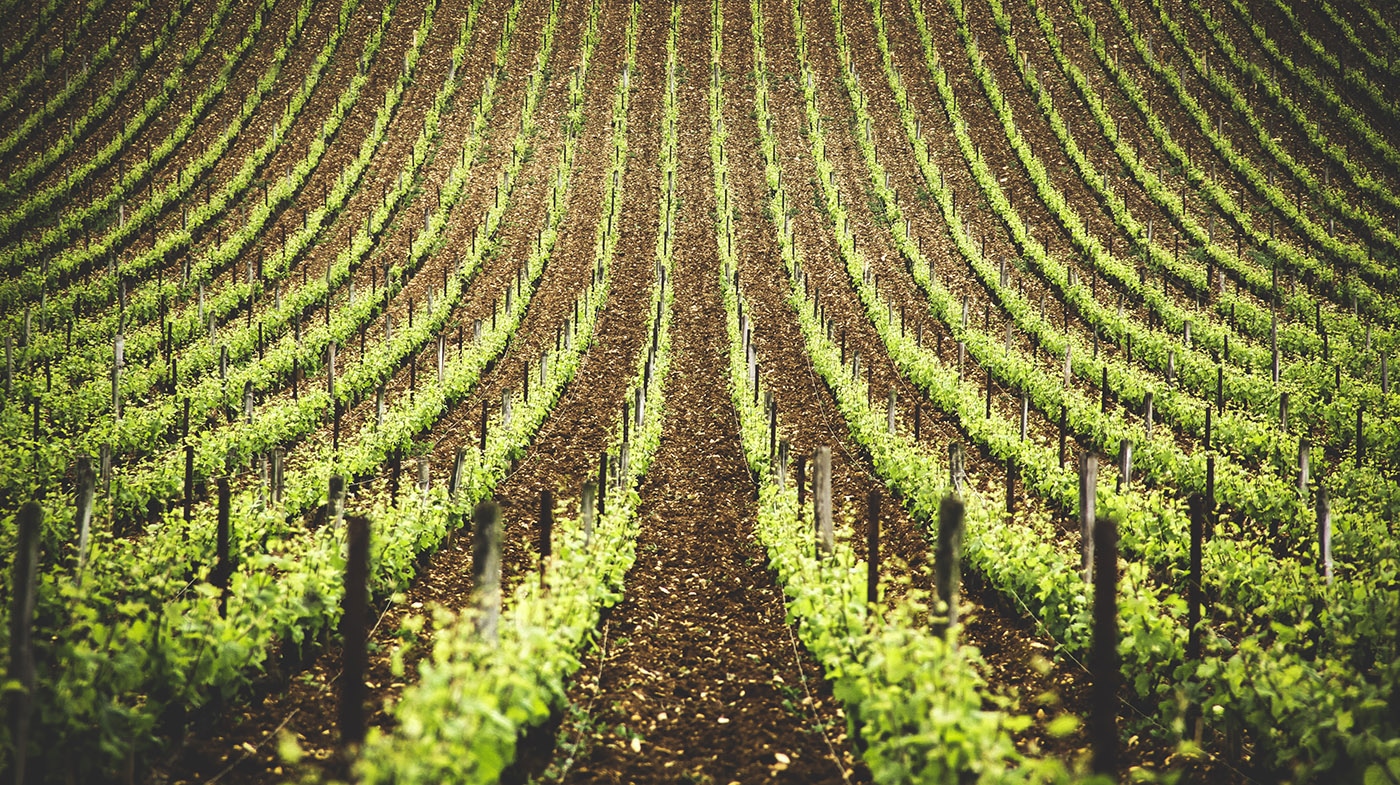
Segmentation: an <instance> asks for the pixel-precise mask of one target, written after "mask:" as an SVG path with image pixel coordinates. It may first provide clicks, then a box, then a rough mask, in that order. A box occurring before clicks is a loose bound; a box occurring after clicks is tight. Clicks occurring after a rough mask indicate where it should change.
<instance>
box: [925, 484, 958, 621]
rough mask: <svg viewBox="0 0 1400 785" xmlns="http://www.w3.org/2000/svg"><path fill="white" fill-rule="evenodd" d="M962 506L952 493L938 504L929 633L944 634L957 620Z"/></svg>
mask: <svg viewBox="0 0 1400 785" xmlns="http://www.w3.org/2000/svg"><path fill="white" fill-rule="evenodd" d="M965 513H966V508H965V507H964V506H963V503H962V500H961V499H959V498H958V497H956V496H953V495H948V496H944V497H943V501H942V503H940V504H939V506H938V544H937V547H936V548H935V550H934V557H933V576H934V593H935V595H936V597H935V602H934V608H933V613H932V614H930V615H931V616H932V618H933V633H934V634H935V635H939V636H945V635H947V634H948V632H949V631H950V630H951V629H953V627H955V626H956V625H957V623H958V591H959V585H960V584H961V582H962V575H961V568H960V565H959V561H960V560H961V558H962V531H963V518H964V515H965Z"/></svg>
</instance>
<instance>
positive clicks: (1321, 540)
mask: <svg viewBox="0 0 1400 785" xmlns="http://www.w3.org/2000/svg"><path fill="white" fill-rule="evenodd" d="M1317 573H1318V575H1321V576H1322V579H1323V580H1324V581H1325V582H1326V583H1327V585H1328V586H1331V585H1332V500H1331V498H1330V497H1329V496H1328V493H1327V486H1326V485H1323V484H1322V483H1318V486H1317Z"/></svg>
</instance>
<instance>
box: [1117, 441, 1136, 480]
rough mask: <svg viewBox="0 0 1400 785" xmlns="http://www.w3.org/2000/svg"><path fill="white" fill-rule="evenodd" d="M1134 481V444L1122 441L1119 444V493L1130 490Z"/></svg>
mask: <svg viewBox="0 0 1400 785" xmlns="http://www.w3.org/2000/svg"><path fill="white" fill-rule="evenodd" d="M1132 481H1133V442H1132V440H1131V439H1122V440H1120V441H1119V442H1118V492H1119V493H1123V492H1124V491H1126V490H1128V485H1129V483H1131V482H1132Z"/></svg>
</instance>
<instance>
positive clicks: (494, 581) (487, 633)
mask: <svg viewBox="0 0 1400 785" xmlns="http://www.w3.org/2000/svg"><path fill="white" fill-rule="evenodd" d="M600 514H601V513H600ZM472 523H473V524H474V530H473V536H472V586H473V589H472V594H473V595H474V602H473V605H475V606H476V613H477V616H476V631H477V634H478V635H480V636H481V637H482V638H484V639H486V640H487V641H490V642H491V643H495V642H496V640H497V633H496V629H497V625H498V623H499V620H500V616H501V508H500V506H499V505H497V504H496V503H495V502H494V501H484V502H481V503H480V504H478V505H476V510H475V511H473V513H472Z"/></svg>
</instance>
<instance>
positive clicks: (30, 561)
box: [8, 501, 44, 785]
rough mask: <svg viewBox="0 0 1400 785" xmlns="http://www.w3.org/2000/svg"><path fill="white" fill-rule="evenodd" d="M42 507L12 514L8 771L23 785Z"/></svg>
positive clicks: (31, 705) (31, 695) (28, 506)
mask: <svg viewBox="0 0 1400 785" xmlns="http://www.w3.org/2000/svg"><path fill="white" fill-rule="evenodd" d="M43 517H44V510H43V508H42V507H40V506H39V503H38V502H34V501H30V502H26V503H25V504H24V506H23V507H21V508H20V510H19V514H18V515H17V516H16V518H17V521H16V524H17V527H18V529H19V536H18V540H17V542H16V546H15V566H14V572H13V573H12V575H13V591H14V605H13V606H12V608H11V611H10V669H9V674H8V676H9V679H10V681H12V682H15V683H17V684H18V685H19V687H20V689H18V690H16V691H15V692H14V693H13V694H12V696H11V698H10V732H11V733H12V734H13V737H12V738H13V745H14V746H13V749H14V750H15V756H14V763H13V764H12V765H13V770H12V774H13V775H14V782H15V784H16V785H24V779H25V768H26V763H27V761H28V755H27V753H28V751H29V720H30V715H31V714H33V711H34V644H33V634H34V605H35V590H36V583H37V581H38V578H39V528H40V525H41V524H42V523H43Z"/></svg>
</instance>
